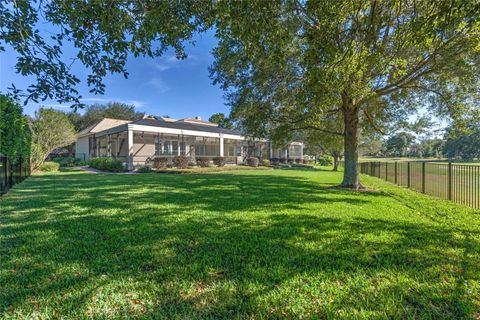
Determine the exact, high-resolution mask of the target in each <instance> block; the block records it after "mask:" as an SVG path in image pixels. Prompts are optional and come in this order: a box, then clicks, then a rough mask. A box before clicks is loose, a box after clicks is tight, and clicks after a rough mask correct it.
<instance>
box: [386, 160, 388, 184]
mask: <svg viewBox="0 0 480 320" xmlns="http://www.w3.org/2000/svg"><path fill="white" fill-rule="evenodd" d="M385 181H388V161H385Z"/></svg>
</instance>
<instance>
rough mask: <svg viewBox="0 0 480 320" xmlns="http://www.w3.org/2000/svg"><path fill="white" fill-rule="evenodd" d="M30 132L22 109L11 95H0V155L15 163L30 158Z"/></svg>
mask: <svg viewBox="0 0 480 320" xmlns="http://www.w3.org/2000/svg"><path fill="white" fill-rule="evenodd" d="M31 140H32V134H31V131H30V128H29V126H28V122H27V118H26V117H25V116H24V115H23V109H22V107H21V106H20V104H19V103H18V102H16V101H15V100H14V99H13V98H12V97H9V96H6V95H0V155H3V156H5V157H7V158H8V159H9V160H10V162H12V163H16V162H17V161H18V159H19V158H21V159H22V161H29V160H30V145H31Z"/></svg>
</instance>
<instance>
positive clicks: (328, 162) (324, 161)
mask: <svg viewBox="0 0 480 320" xmlns="http://www.w3.org/2000/svg"><path fill="white" fill-rule="evenodd" d="M318 164H319V165H321V166H332V165H333V157H332V156H329V155H326V154H325V155H323V156H321V157H320V158H318Z"/></svg>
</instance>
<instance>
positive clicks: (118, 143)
mask: <svg viewBox="0 0 480 320" xmlns="http://www.w3.org/2000/svg"><path fill="white" fill-rule="evenodd" d="M75 152H76V157H78V158H81V159H84V160H88V159H91V158H96V157H113V158H116V159H119V160H121V161H123V162H124V163H125V164H126V165H127V168H128V169H129V170H132V169H133V168H134V167H135V166H138V165H145V164H148V163H149V162H150V161H152V160H153V159H154V158H155V157H171V158H172V159H173V157H174V156H178V155H185V156H187V157H190V158H191V159H192V160H193V161H194V160H195V158H196V157H212V158H213V157H219V156H220V157H224V158H225V161H226V163H230V164H242V163H244V162H245V161H246V159H247V158H248V157H257V158H259V159H271V158H277V159H281V160H284V161H292V160H293V161H298V160H301V159H303V143H301V142H292V143H290V144H288V145H287V146H285V147H284V148H283V149H276V148H273V145H272V144H271V143H270V142H269V141H267V140H260V139H251V138H248V137H246V136H245V135H243V134H242V132H240V131H238V130H231V129H224V128H220V127H219V126H218V125H217V124H215V123H211V122H207V121H202V120H201V119H200V118H199V117H196V118H186V119H180V120H176V119H172V118H165V117H155V116H144V117H143V118H141V119H138V120H134V121H126V120H118V119H109V118H105V119H103V120H101V121H100V122H98V123H97V124H95V125H93V126H90V127H88V128H86V129H84V130H82V131H81V132H80V133H78V136H77V141H76V144H75Z"/></svg>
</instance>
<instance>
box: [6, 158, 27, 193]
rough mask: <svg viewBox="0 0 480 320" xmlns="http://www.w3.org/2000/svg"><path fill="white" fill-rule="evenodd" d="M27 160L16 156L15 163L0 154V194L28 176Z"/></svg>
mask: <svg viewBox="0 0 480 320" xmlns="http://www.w3.org/2000/svg"><path fill="white" fill-rule="evenodd" d="M30 173H31V172H30V164H29V161H22V158H18V159H17V161H16V162H15V163H12V162H11V161H10V160H8V158H7V157H4V156H2V155H0V196H1V195H3V194H5V193H7V191H8V190H9V189H10V188H11V187H13V186H14V185H16V184H17V183H20V182H22V181H23V180H25V178H27V177H28V176H30Z"/></svg>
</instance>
